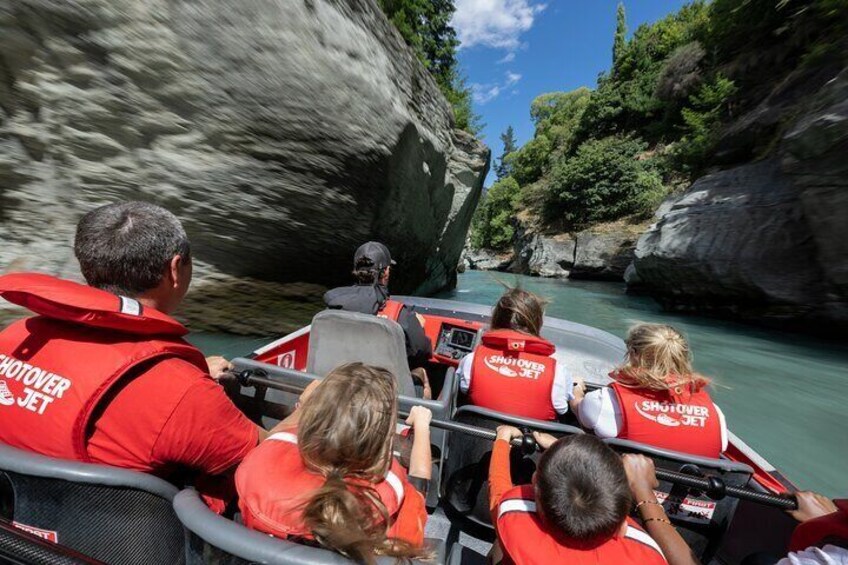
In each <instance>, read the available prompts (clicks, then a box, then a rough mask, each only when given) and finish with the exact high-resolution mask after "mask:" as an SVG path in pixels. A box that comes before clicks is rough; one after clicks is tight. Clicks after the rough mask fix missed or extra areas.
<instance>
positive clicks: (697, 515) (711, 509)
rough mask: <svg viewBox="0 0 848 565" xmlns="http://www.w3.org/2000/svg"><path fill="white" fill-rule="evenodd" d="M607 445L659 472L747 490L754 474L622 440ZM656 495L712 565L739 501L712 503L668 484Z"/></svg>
mask: <svg viewBox="0 0 848 565" xmlns="http://www.w3.org/2000/svg"><path fill="white" fill-rule="evenodd" d="M604 441H605V442H606V443H607V445H609V446H610V447H612V448H613V449H614V450H616V451H617V452H619V453H641V454H643V455H646V456H648V457H650V458H651V459H653V460H654V465H656V467H657V469H665V470H668V471H675V472H678V473H680V472H682V473H690V474H694V475H696V476H702V477H709V476H714V477H719V478H721V480H722V481H724V484H725V485H727V486H735V487H744V486H747V485H748V482H749V481H750V479H751V477H752V475H753V473H754V471H753V469H751V467H749V466H748V465H745V464H744V463H737V462H735V461H729V460H726V459H710V458H706V457H698V456H696V455H689V454H686V453H680V452H677V451H671V450H667V449H662V448H658V447H654V446H650V445H645V444H642V443H637V442H635V441H629V440H623V439H606V440H604ZM656 492H657V498H658V499H659V500H660V502H662V505H663V507H664V508H665V510H666V513H667V514H668V516H669V518H670V519H671V521H672V522H673V523H674V525H675V526H676V527H677V530H678V531H679V532H680V534H681V535H682V536H683V538H684V539H685V540H686V543H688V544H689V547H691V548H692V551H694V552H695V554H696V555H698V556H699V557H700V558H701V560H702V561H703V562H704V563H709V562H710V559H712V557H713V555H715V553H716V551H718V549H719V546H720V545H721V541H722V539H723V537H724V534H725V533H726V532H727V529H728V528H729V526H730V522H731V520H733V516H734V514H735V512H736V507H737V505H738V502H739V501H738V499H736V498H731V497H726V498H724V499H721V500H713V499H711V498H710V497H708V496H706V495H705V494H704V493H701V492H693V491H691V490H689V489H688V488H686V487H681V486H676V485H673V484H671V483H669V482H666V481H660V485H659V487H658V488H657V489H656Z"/></svg>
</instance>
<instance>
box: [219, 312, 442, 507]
mask: <svg viewBox="0 0 848 565" xmlns="http://www.w3.org/2000/svg"><path fill="white" fill-rule="evenodd" d="M371 317H372V318H374V316H371ZM405 362H406V360H405V359H404V363H405ZM232 363H233V365H234V366H235V370H236V372H239V371H244V370H246V369H249V370H252V371H262V373H263V374H264V375H265V377H266V378H268V379H271V380H277V381H280V382H281V383H285V384H290V385H294V386H296V387H297V388H299V389H303V388H306V386H307V385H308V384H309V383H310V382H312V381H315V380H320V379H321V377H319V376H318V375H316V374H312V373H304V372H302V371H295V370H294V369H286V368H283V367H278V366H276V365H271V364H268V363H261V362H259V361H254V360H252V359H244V358H236V359H233V360H232ZM455 381H456V372H455V370H454V369H453V368H452V367H451V368H450V369H448V371H447V373H446V374H445V383H444V386H443V387H442V391H441V393H440V394H439V397H438V398H436V399H433V400H424V399H423V398H418V397H416V396H408V395H405V394H401V395H399V396H398V407H399V409H400V410H401V411H403V412H409V411H410V409H412V407H413V406H424V407H425V408H429V409H430V411H431V412H432V413H433V418H434V419H437V420H447V419H449V418H450V413H451V408H452V391H453V390H454V389H455V384H454V383H455ZM226 387H227V393H228V394H229V396H230V398H232V399H233V401H234V402H235V404H236V406H238V408H239V409H240V410H241V411H242V412H244V413H245V414H246V415H247V416H248V417H249V418H250V419H251V420H253V421H254V422H256V423H257V424H259V425H261V426H263V427H264V428H265V429H271V428H272V427H274V426H275V425H276V424H277V423H278V422H279V421H280V420H282V419H283V418H285V417H286V416H288V415H289V414H290V413H291V412H292V411H293V410H294V406H295V404H296V403H297V400H298V396H299V394H297V393H293V392H285V391H281V390H275V389H271V388H267V387H245V386H241V385H240V384H238V383H228V384H227V385H226ZM401 420H403V418H402V419H401ZM448 435H449V434H448V432H446V431H445V430H441V429H438V428H431V429H430V444H431V445H433V446H434V447H436V448H437V453H438V454H439V457H438V458H434V464H435V466H436V470H435V471H434V473H433V478H432V479H431V481H430V492H429V493H428V495H427V506H428V507H430V508H433V507H435V506H436V504H437V503H438V496H439V493H440V492H441V478H442V473H441V471H440V470H441V469H442V457H443V455H444V453H445V449H446V447H447V438H448Z"/></svg>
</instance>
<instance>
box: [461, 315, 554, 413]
mask: <svg viewBox="0 0 848 565" xmlns="http://www.w3.org/2000/svg"><path fill="white" fill-rule="evenodd" d="M555 352H556V347H555V346H554V344H552V343H551V342H549V341H547V340H545V339H542V338H541V337H536V336H532V335H529V334H525V333H521V332H517V331H513V330H494V331H490V332H487V333H485V334H484V335H483V337H482V339H481V340H480V344H479V345H478V346H477V348H476V349H475V350H474V362H473V363H472V365H471V386H470V388H469V390H468V396H469V398H470V400H471V403H472V404H474V405H475V406H481V407H483V408H489V409H491V410H497V411H498V412H504V413H506V414H512V415H514V416H524V417H526V418H535V419H537V420H556V417H557V413H556V410H554V406H553V402H552V401H551V390H552V389H553V386H554V377H555V376H556V359H554V358H553V357H551V356H552V355H553V354H554V353H555Z"/></svg>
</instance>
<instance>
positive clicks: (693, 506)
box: [654, 490, 716, 521]
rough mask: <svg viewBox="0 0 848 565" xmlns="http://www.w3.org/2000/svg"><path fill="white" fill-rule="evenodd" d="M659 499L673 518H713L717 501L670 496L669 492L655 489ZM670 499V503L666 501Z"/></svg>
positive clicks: (707, 519)
mask: <svg viewBox="0 0 848 565" xmlns="http://www.w3.org/2000/svg"><path fill="white" fill-rule="evenodd" d="M654 494H655V495H656V496H657V501H658V502H659V503H660V504H662V505H663V506H665V508H666V512H667V513H668V515H669V516H671V517H673V518H682V519H687V518H688V519H690V520H692V519H694V520H699V521H700V520H706V521H709V520H711V519H712V517H713V514H715V509H716V503H715V502H713V501H711V500H698V499H697V498H689V497H688V496H687V497H686V498H680V497H679V496H672V497H669V495H668V493H667V492H660V491H656V490H655V491H654ZM666 501H668V504H666V503H665V502H666Z"/></svg>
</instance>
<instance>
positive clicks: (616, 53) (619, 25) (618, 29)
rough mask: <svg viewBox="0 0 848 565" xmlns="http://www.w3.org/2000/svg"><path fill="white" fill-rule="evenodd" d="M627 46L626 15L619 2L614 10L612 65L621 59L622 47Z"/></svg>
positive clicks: (622, 4) (621, 3)
mask: <svg viewBox="0 0 848 565" xmlns="http://www.w3.org/2000/svg"><path fill="white" fill-rule="evenodd" d="M626 44H627V15H626V14H625V12H624V3H623V2H619V3H618V7H616V9H615V38H614V39H613V42H612V64H613V66H615V63H616V61H618V59H619V57H621V53H622V52H623V51H624V46H625V45H626Z"/></svg>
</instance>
